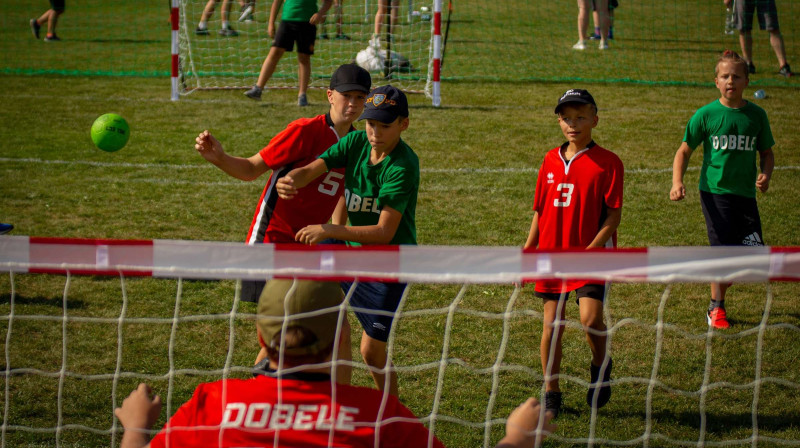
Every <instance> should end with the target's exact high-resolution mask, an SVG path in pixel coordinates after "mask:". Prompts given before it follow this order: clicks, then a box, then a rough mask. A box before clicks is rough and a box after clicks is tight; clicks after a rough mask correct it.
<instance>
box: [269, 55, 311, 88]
mask: <svg viewBox="0 0 800 448" xmlns="http://www.w3.org/2000/svg"><path fill="white" fill-rule="evenodd" d="M272 48H275V47H272ZM297 80H298V88H299V89H300V91H299V92H298V93H297V94H298V96H299V95H305V94H306V90H308V83H309V82H310V81H311V55H310V54H305V53H297Z"/></svg>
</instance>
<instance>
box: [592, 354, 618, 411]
mask: <svg viewBox="0 0 800 448" xmlns="http://www.w3.org/2000/svg"><path fill="white" fill-rule="evenodd" d="M613 364H614V363H613V362H612V361H611V358H608V365H607V366H606V370H605V372H604V373H603V380H602V383H606V384H603V385H599V384H598V381H597V380H598V378H600V366H595V365H594V364H591V363H589V373H590V375H591V381H590V382H589V383H590V384H589V390H588V391H587V392H586V404H588V405H589V406H590V407H593V408H598V409H600V408H602V407H603V406H605V405H606V403H608V400H609V399H611V384H607V383H608V382H609V381H610V380H611V367H612V366H613ZM598 386H599V390H598ZM595 392H597V402H595Z"/></svg>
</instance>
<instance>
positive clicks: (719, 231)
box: [700, 190, 764, 246]
mask: <svg viewBox="0 0 800 448" xmlns="http://www.w3.org/2000/svg"><path fill="white" fill-rule="evenodd" d="M700 204H701V205H702V206H703V216H705V218H706V228H707V229H708V242H709V243H710V244H711V245H712V246H763V245H764V238H763V236H762V234H761V217H760V216H759V214H758V205H757V204H756V198H746V197H744V196H739V195H735V194H714V193H709V192H707V191H702V190H701V191H700Z"/></svg>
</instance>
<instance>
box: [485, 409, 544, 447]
mask: <svg viewBox="0 0 800 448" xmlns="http://www.w3.org/2000/svg"><path fill="white" fill-rule="evenodd" d="M540 419H541V421H540ZM552 419H553V414H552V413H550V412H542V407H541V405H540V404H539V401H538V400H536V399H535V398H528V400H527V401H525V402H524V403H522V404H521V405H519V406H517V408H516V409H514V410H513V411H511V415H509V416H508V421H506V436H505V437H503V438H502V439H501V440H500V442H498V443H497V445H496V446H495V448H529V447H530V448H532V447H534V446H538V445H540V444H541V443H542V441H543V440H544V439H545V437H547V436H548V435H549V434H552V433H553V432H554V431H555V430H556V429H557V428H558V427H557V426H556V425H555V424H553V423H550V421H551V420H552Z"/></svg>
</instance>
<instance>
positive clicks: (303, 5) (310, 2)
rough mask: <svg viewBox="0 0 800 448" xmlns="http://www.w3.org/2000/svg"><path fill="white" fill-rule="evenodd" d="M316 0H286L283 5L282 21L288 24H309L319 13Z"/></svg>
mask: <svg viewBox="0 0 800 448" xmlns="http://www.w3.org/2000/svg"><path fill="white" fill-rule="evenodd" d="M317 11H319V9H318V8H317V1H316V0H286V1H285V2H284V3H283V13H282V14H281V20H285V21H287V22H308V21H309V20H310V19H311V16H313V15H314V14H316V13H317Z"/></svg>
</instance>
